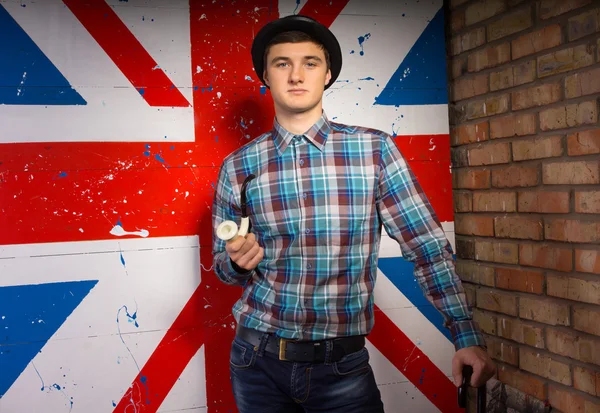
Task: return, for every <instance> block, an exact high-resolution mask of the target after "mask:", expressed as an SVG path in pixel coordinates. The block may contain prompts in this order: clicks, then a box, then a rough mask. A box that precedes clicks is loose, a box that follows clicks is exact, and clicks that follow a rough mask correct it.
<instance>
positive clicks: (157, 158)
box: [154, 154, 165, 163]
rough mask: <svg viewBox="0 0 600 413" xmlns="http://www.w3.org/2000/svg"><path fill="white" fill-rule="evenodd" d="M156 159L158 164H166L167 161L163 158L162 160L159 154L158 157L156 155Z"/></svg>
mask: <svg viewBox="0 0 600 413" xmlns="http://www.w3.org/2000/svg"><path fill="white" fill-rule="evenodd" d="M154 158H155V159H156V160H157V161H158V162H161V163H165V160H164V159H163V158H161V157H160V155H159V154H156V155H154Z"/></svg>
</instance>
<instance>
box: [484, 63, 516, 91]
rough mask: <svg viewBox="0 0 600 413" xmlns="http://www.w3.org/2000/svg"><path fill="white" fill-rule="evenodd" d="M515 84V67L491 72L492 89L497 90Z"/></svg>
mask: <svg viewBox="0 0 600 413" xmlns="http://www.w3.org/2000/svg"><path fill="white" fill-rule="evenodd" d="M514 85H515V76H514V68H513V67H507V68H506V69H502V70H499V71H497V72H493V73H491V74H490V90H491V91H492V92H495V91H496V90H500V89H507V88H509V87H513V86H514Z"/></svg>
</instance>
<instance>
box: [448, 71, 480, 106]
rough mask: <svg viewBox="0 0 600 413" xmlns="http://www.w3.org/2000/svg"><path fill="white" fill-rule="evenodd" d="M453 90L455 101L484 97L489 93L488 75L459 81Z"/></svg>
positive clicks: (455, 83)
mask: <svg viewBox="0 0 600 413" xmlns="http://www.w3.org/2000/svg"><path fill="white" fill-rule="evenodd" d="M452 90H453V92H454V100H455V101H458V100H463V99H468V98H471V97H473V96H478V95H483V94H485V93H487V92H488V91H489V78H488V75H478V76H475V77H471V78H466V79H464V78H463V79H457V80H456V81H455V82H454V85H453V86H452Z"/></svg>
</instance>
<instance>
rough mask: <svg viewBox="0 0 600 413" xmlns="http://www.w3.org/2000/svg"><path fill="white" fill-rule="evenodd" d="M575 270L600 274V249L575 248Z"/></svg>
mask: <svg viewBox="0 0 600 413" xmlns="http://www.w3.org/2000/svg"><path fill="white" fill-rule="evenodd" d="M575 271H579V272H591V273H593V274H600V251H598V250H580V249H578V250H575Z"/></svg>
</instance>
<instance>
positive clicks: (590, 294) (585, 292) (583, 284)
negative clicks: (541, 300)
mask: <svg viewBox="0 0 600 413" xmlns="http://www.w3.org/2000/svg"><path fill="white" fill-rule="evenodd" d="M546 281H547V287H546V288H547V292H548V295H550V296H553V297H558V298H566V299H567V300H573V301H581V302H582V303H589V304H600V281H596V280H586V279H583V278H575V277H574V276H572V275H571V276H566V275H558V274H548V276H547V280H546Z"/></svg>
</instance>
